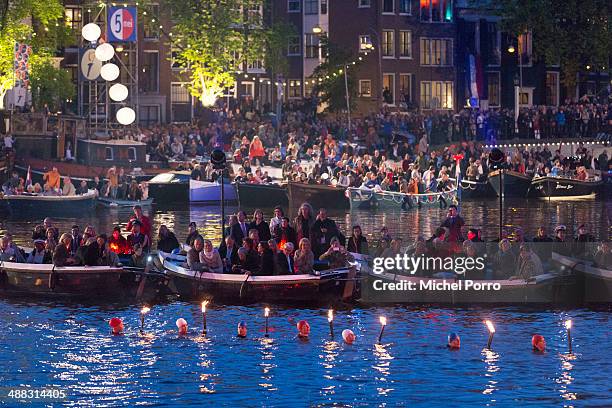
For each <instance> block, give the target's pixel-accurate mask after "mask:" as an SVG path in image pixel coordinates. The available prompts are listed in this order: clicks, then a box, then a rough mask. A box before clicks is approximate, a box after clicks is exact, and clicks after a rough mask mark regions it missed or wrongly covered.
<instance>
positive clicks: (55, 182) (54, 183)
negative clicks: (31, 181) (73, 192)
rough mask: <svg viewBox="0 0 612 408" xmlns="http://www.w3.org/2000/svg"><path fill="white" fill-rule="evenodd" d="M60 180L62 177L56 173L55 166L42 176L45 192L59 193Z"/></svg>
mask: <svg viewBox="0 0 612 408" xmlns="http://www.w3.org/2000/svg"><path fill="white" fill-rule="evenodd" d="M61 178H62V176H61V175H60V173H59V171H57V167H55V166H54V167H53V168H52V169H51V171H48V172H46V173H45V174H43V181H44V182H45V185H44V190H45V192H59V191H60V180H61Z"/></svg>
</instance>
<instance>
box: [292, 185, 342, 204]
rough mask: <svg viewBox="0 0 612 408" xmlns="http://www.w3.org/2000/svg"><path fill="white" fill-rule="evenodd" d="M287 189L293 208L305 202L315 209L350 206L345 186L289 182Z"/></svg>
mask: <svg viewBox="0 0 612 408" xmlns="http://www.w3.org/2000/svg"><path fill="white" fill-rule="evenodd" d="M287 190H288V192H289V206H290V207H291V208H297V207H299V206H300V205H302V203H305V202H307V203H310V205H312V207H313V208H314V209H315V210H316V209H318V208H334V209H348V208H350V203H349V199H348V198H347V197H346V195H345V188H342V187H333V186H326V185H321V184H306V183H296V182H289V183H288V184H287Z"/></svg>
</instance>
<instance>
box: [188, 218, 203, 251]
mask: <svg viewBox="0 0 612 408" xmlns="http://www.w3.org/2000/svg"><path fill="white" fill-rule="evenodd" d="M197 237H200V238H201V237H202V236H201V235H200V233H199V232H198V225H197V224H196V223H195V222H193V221H192V222H190V223H189V229H188V230H187V238H186V239H185V244H187V245H188V246H190V247H192V246H193V242H194V241H195V239H196V238H197Z"/></svg>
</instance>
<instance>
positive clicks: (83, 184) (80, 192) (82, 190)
mask: <svg viewBox="0 0 612 408" xmlns="http://www.w3.org/2000/svg"><path fill="white" fill-rule="evenodd" d="M88 192H89V186H88V185H87V181H86V180H81V183H80V184H79V186H78V187H77V188H76V193H77V194H78V195H83V194H87V193H88Z"/></svg>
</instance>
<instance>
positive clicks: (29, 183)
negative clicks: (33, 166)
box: [25, 166, 32, 187]
mask: <svg viewBox="0 0 612 408" xmlns="http://www.w3.org/2000/svg"><path fill="white" fill-rule="evenodd" d="M25 185H26V187H29V186H31V185H32V171H31V170H30V166H28V174H27V176H26V182H25Z"/></svg>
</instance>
